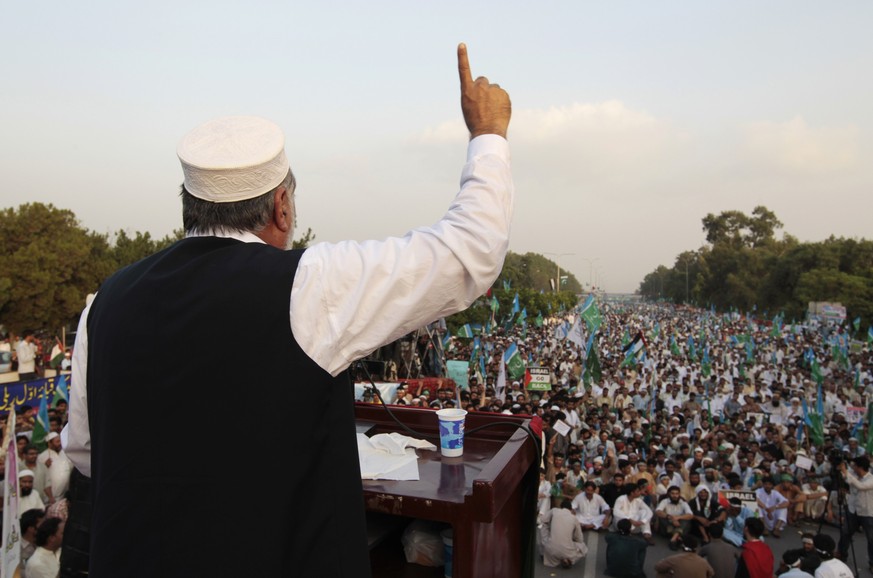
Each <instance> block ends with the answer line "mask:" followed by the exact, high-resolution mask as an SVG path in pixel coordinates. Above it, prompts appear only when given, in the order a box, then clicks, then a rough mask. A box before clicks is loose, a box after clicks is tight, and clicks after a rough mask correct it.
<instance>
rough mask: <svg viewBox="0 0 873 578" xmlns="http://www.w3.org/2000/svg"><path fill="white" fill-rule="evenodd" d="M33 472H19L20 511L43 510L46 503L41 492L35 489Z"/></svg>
mask: <svg viewBox="0 0 873 578" xmlns="http://www.w3.org/2000/svg"><path fill="white" fill-rule="evenodd" d="M33 478H34V475H33V472H32V471H30V470H21V471H20V472H18V511H19V512H26V511H28V510H42V509H43V508H45V504H43V502H42V498H40V497H39V492H35V491H34V489H33Z"/></svg>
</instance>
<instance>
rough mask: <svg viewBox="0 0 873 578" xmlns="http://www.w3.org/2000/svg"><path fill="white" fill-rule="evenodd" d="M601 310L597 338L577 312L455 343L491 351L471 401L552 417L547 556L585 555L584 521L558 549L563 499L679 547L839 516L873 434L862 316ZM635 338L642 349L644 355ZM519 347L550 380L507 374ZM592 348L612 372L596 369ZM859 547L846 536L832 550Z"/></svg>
mask: <svg viewBox="0 0 873 578" xmlns="http://www.w3.org/2000/svg"><path fill="white" fill-rule="evenodd" d="M600 307H601V311H602V320H601V321H600V325H599V327H598V326H595V327H593V328H591V329H592V330H593V331H594V337H593V339H591V340H589V339H588V337H589V335H584V336H583V339H581V340H579V339H577V340H571V339H569V338H567V337H566V334H567V326H569V325H572V324H573V323H574V321H575V317H576V316H577V314H576V313H569V314H566V315H564V316H562V317H556V318H553V319H550V320H545V322H543V323H542V325H541V326H539V327H534V326H527V325H526V326H519V325H513V326H512V327H500V328H498V329H496V330H495V331H492V332H490V333H488V334H484V335H482V336H480V337H479V338H478V340H477V341H478V343H476V344H475V345H474V344H473V343H472V340H471V339H459V338H452V349H451V350H450V351H449V353H448V356H449V357H450V358H454V359H460V360H465V359H471V357H470V356H471V353H472V355H473V356H474V357H475V356H476V354H477V353H476V351H472V350H479V351H481V352H482V353H481V355H484V356H485V359H484V363H482V362H477V361H476V360H475V358H474V359H472V360H471V361H472V362H471V363H470V366H471V368H473V370H472V372H473V375H472V377H471V378H470V388H469V391H467V390H465V391H463V392H462V393H461V395H460V403H461V405H462V407H463V408H464V409H467V410H468V411H486V412H502V413H512V414H529V415H533V416H534V418H533V420H532V422H533V423H534V424H536V423H537V422H539V421H540V420H541V422H542V430H543V439H544V442H545V443H544V457H543V467H542V470H541V476H540V479H541V483H540V487H539V504H538V511H537V516H538V523H539V525H540V529H541V531H542V534H543V538H542V540H541V541H544V542H545V544H544V561H545V562H546V564H547V565H552V566H555V565H559V564H561V565H565V566H566V565H572V563H574V562H575V561H576V559H578V558H579V557H581V556H584V551H583V550H584V548H582V547H578V548H577V549H576V550H573V543H574V537H573V535H572V534H569V535H564V536H562V537H560V538H559V539H560V540H561V542H560V544H559V546H561V547H558V548H557V552H558V554H555V552H553V551H550V548H549V545H548V540H549V538H550V537H553V536H554V535H555V528H554V526H555V523H554V521H555V520H556V519H561V520H563V519H564V518H565V517H566V516H565V515H564V514H563V513H561V512H560V511H559V510H562V509H564V510H566V511H568V512H570V513H572V514H573V515H574V516H575V521H576V522H577V523H578V524H579V529H580V530H581V531H582V532H598V531H603V532H612V533H615V534H616V535H619V536H620V535H621V533H620V532H618V530H619V528H620V527H621V526H619V525H618V524H619V523H621V521H622V520H629V522H630V527H629V529H628V532H627V534H629V535H631V536H634V535H636V536H639V537H640V538H638V540H639V541H640V542H643V543H645V542H650V543H654V540H655V537H656V536H659V535H660V536H663V539H664V540H665V541H666V542H667V543H668V544H669V545H670V547H671V549H674V550H676V551H679V552H682V551H686V550H688V549H689V547H688V544H689V543H693V544H694V545H695V546H694V548H692V549H696V548H697V545H700V546H702V547H703V550H702V552H704V553H705V552H706V549H707V548H708V545H710V544H715V543H718V544H721V543H723V542H724V543H727V544H728V545H729V546H730V547H731V548H734V549H736V551H737V552H743V551H744V550H741V549H740V548H742V547H744V546H745V545H747V544H748V543H749V540H750V537H749V536H750V535H749V529H748V527H747V524H746V522H747V521H748V520H749V519H755V520H760V522H761V527H760V528H758V527H757V524H758V522H757V521H756V522H753V523H752V525H753V526H754V528H753V529H752V531H753V534H754V533H757V535H758V537H760V536H771V537H772V538H773V539H778V538H780V537H781V535H782V533H783V532H785V531H786V528H787V527H789V526H797V525H799V524H800V523H802V522H810V521H815V522H816V523H817V522H819V521H822V520H824V521H825V522H827V523H830V524H833V525H838V524H839V517H840V510H839V507H838V505H837V504H838V503H843V502H842V501H839V500H838V499H837V496H836V490H837V486H838V484H836V483H835V480H837V479H838V478H839V476H840V472H838V471H836V468H834V467H833V464H835V463H839V462H840V461H843V462H846V461H851V460H853V459H855V458H860V459H859V460H858V461H859V462H861V461H863V460H864V459H865V458H864V456H866V453H867V451H868V448H869V447H870V446H871V445H873V443H871V442H873V432H870V428H869V427H868V425H867V417H866V415H865V412H866V407H867V402H868V397H869V396H870V394H871V393H873V354H871V347H870V345H869V339H865V340H864V341H858V340H857V339H854V338H855V337H856V335H855V334H856V333H857V332H858V328H857V327H855V328H854V330H855V331H852V329H853V328H852V327H851V324H850V323H849V324H843V325H839V324H825V323H818V322H803V323H787V322H785V321H784V320H783V319H781V318H779V317H778V316H777V317H776V319H772V320H771V319H767V318H766V317H765V316H763V315H762V316H761V318H755V316H754V314H752V315H740V314H738V313H728V314H716V313H714V312H713V311H707V310H701V309H697V308H691V307H682V306H678V307H677V306H672V305H660V304H658V305H646V304H625V305H609V304H602V305H601V306H600ZM637 336H639V338H638V340H642V341H643V343H644V347H643V348H642V349H640V350H638V351H637V353H636V354H631V350H632V349H633V348H630V347H629V344H630V342H632V341H633V340H634V337H637ZM865 337H866V335H865ZM865 341H866V342H865ZM589 343H590V344H591V345H589ZM512 344H515V345H516V346H517V348H518V351H519V352H520V353H521V355H522V357H523V359H524V361H525V365H526V366H527V367H545V368H548V369H549V376H550V382H551V389H550V390H548V391H529V390H526V389H525V387H524V381H525V380H524V379H523V378H519V379H516V380H511V379H510V380H509V383H508V384H507V386H506V388H505V389H503V388H501V387H500V386H501V385H502V384H501V383H500V382H501V376H500V365H501V363H502V362H503V359H504V352H505V351H506V349H507V348H508V347H510V346H511V345H512ZM592 350H593V351H594V355H597V356H598V360H597V361H598V364H599V366H600V367H599V372H591V371H586V368H587V366H588V365H589V364H588V363H586V353H587V352H589V351H592ZM589 355H590V354H589ZM483 365H484V367H485V371H484V375H482V371H481V369H480V368H481V367H482V366H483ZM592 373H594V375H593V377H592V375H591V374H592ZM598 373H599V375H597V374H598ZM402 393H404V392H402ZM424 393H425V395H420V396H418V397H413V396H412V395H411V394H407V395H406V396H405V398H404V396H402V395H401V400H400V403H409V404H412V405H421V406H430V407H446V406H447V405H448V406H452V405H455V404H456V403H457V402H456V401H455V400H454V399H453V398H454V396H453V395H452V394H451V392H446V391H438V392H436V393H437V394H438V395H436V396H429V397H428V396H427V395H426V394H427V393H429V392H424ZM422 398H424V399H422ZM868 469H869V464H868ZM840 491H841V492H845V490H840ZM742 492H744V493H745V499H744V500H741V499H739V498H738V497H736V496H738V495H743V494H741V493H742ZM727 496H733V497H732V498H730V499H728V498H727ZM829 497H830V499H829ZM847 498H848V499H851V496H848V495H847ZM750 502H751V503H750ZM550 526H551V528H550ZM571 526H572V525H571ZM559 527H560V528H565V527H567V526H566V525H563V524H560V523H559ZM571 529H572V527H571ZM558 532H559V533H560V532H564V534H566V531H565V530H563V529H560V530H558ZM716 537H717V538H718V539H717V540H716ZM577 538H578V536H577ZM824 538H828V537H827V536H824ZM824 538H822V539H824ZM755 539H757V538H755ZM806 539H808V540H809V543H810V544H812V539H813V536H812V535H809V536H807V537H806ZM575 541H576V542H578V540H575ZM769 544H775V543H774V542H773V541H772V539H771V540H770V541H769ZM581 546H584V542H583V543H582V544H581ZM847 547H848V546H847V544H846V543H844V542H843V541H840V545H839V549H838V550H839V551H838V552H837V553H836V556H835V557H836V558H841V557H842V558H845V556H846V551H845V550H846V548H847ZM562 548H563V549H562ZM553 550H554V548H553ZM833 550H834V548H831V549H830V551H831V552H833ZM789 558H791V556H789ZM837 561H838V560H837ZM794 562H797V560H794ZM807 566H808V564H807ZM744 571H746V570H744ZM771 571H772V569H771ZM731 575H733V574H731ZM747 575H749V574H747ZM750 575H755V574H754V573H753V574H750Z"/></svg>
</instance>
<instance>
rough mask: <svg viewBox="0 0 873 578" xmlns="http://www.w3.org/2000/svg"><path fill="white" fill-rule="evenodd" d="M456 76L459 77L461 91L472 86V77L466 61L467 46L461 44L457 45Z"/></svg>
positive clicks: (468, 62)
mask: <svg viewBox="0 0 873 578" xmlns="http://www.w3.org/2000/svg"><path fill="white" fill-rule="evenodd" d="M458 74H459V75H460V77H461V89H462V90H463V89H465V88H467V87H468V86H471V85H472V84H473V75H472V74H471V73H470V61H469V60H468V59H467V45H466V44H464V43H463V42H462V43H460V44H458Z"/></svg>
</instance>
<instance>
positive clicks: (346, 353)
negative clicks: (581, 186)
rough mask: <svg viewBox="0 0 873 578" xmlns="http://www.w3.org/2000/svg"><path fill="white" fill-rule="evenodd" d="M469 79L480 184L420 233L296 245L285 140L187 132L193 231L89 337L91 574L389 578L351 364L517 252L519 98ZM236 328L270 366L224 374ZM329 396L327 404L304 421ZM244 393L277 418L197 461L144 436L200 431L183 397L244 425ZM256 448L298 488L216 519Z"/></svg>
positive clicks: (81, 387) (81, 428)
mask: <svg viewBox="0 0 873 578" xmlns="http://www.w3.org/2000/svg"><path fill="white" fill-rule="evenodd" d="M458 70H459V74H460V81H461V82H460V84H461V108H462V111H463V115H464V120H465V122H466V124H467V128H468V129H469V131H470V138H471V140H470V142H469V145H468V156H467V164H466V165H465V167H464V169H463V173H462V179H461V182H462V184H461V190H460V192H459V193H458V195H457V196H456V197H455V199H454V202H453V203H452V205H451V206H450V208H449V210H448V212H447V213H446V215H445V216H444V217H443V218H442V220H440V221H439V222H438V223H436V224H435V225H434V226H432V227H429V228H424V227H422V228H417V229H415V230H413V231H410V232H409V233H407V234H406V235H405V236H404V237H402V238H390V239H387V240H384V241H378V242H377V241H372V242H363V243H358V242H351V241H349V242H344V243H339V244H329V243H319V244H316V245H313V246H312V247H310V248H308V249H306V250H303V251H286V250H285V249H286V248H287V247H290V246H291V244H292V241H293V232H294V223H295V220H296V211H295V206H294V194H295V186H296V182H295V179H294V175H293V173H292V172H291V169H290V165H289V163H288V161H287V158H286V156H285V151H284V135H283V134H282V131H281V130H280V129H279V128H278V127H277V126H276V125H274V124H273V123H271V122H269V121H266V120H263V119H260V118H255V117H227V118H221V119H216V120H213V121H210V122H207V123H206V124H204V125H201V126H200V127H198V128H197V129H195V130H194V131H192V132H191V133H189V134H188V135H187V136H186V137H185V138H184V139H183V140H182V142H181V144H180V145H179V148H178V151H177V153H178V156H179V159H180V160H181V163H182V168H183V172H184V175H185V179H184V185H183V187H182V213H183V215H182V216H183V223H184V227H185V232H186V238H185V239H183V240H181V241H179V242H177V243H175V244H174V245H172V246H171V247H169V248H168V249H166V250H164V251H162V252H160V253H157V254H155V255H152V256H150V257H148V258H146V259H144V260H143V261H140V262H138V263H135V264H133V265H131V266H129V267H126V268H124V269H122V270H121V271H119V272H117V273H116V274H115V275H113V276H112V277H111V278H109V279H108V280H107V281H106V282H105V283H104V284H103V286H102V287H101V288H100V291H99V292H98V293H97V296H96V297H95V299H94V300H93V302H92V303H91V304H90V305H89V306H88V307H87V308H86V310H85V311H84V313H83V314H82V317H81V321H80V324H79V330H78V333H77V336H76V345H75V348H74V352H75V353H74V363H73V378H72V391H71V395H70V397H71V400H70V424H69V444H68V446H67V450H68V451H67V454H68V455H69V457H70V459H71V460H72V461H73V462H74V464H75V465H76V466H77V467H78V468H79V469H80V470H81V471H82V472H83V473H85V474H87V475H90V476H91V478H92V484H93V488H92V490H93V492H92V495H93V496H94V504H93V513H92V518H91V519H92V526H91V562H90V573H89V576H91V577H92V578H101V577H105V576H113V577H114V576H125V577H137V576H209V575H211V576H218V575H223V576H228V575H235V576H244V575H245V576H290V575H295V576H298V575H299V576H316V575H317V576H333V577H339V576H356V577H357V576H367V575H369V573H370V572H369V555H368V551H367V539H366V529H365V520H364V500H363V488H362V484H361V476H360V471H359V464H358V455H357V447H356V442H355V427H354V408H353V404H352V402H353V389H352V387H351V384H350V382H349V377H348V373H347V371H346V370H347V368H348V367H349V365H350V364H351V363H352V362H353V361H355V360H356V359H359V358H361V357H363V356H365V355H367V354H369V353H370V352H371V351H373V350H374V349H376V348H377V347H379V346H381V345H383V344H385V343H389V342H391V341H393V340H395V339H397V338H398V337H400V336H402V335H404V334H406V333H408V332H409V331H411V330H413V329H415V328H417V327H421V326H423V325H425V324H427V323H430V322H432V321H434V320H435V319H438V318H440V317H443V316H446V315H450V314H452V313H454V312H457V311H461V310H463V309H465V308H467V307H468V306H469V305H470V304H471V303H472V302H473V301H474V300H475V299H477V298H478V297H479V296H480V295H482V294H484V293H485V291H486V290H487V289H488V288H489V287H490V286H491V285H492V283H493V282H494V280H495V279H496V278H497V276H498V274H499V273H500V271H501V267H502V265H503V259H504V256H505V254H506V251H507V247H508V242H509V226H510V221H511V218H512V208H513V184H512V176H511V172H510V162H509V148H508V145H507V142H506V131H507V128H508V124H509V119H510V113H511V105H510V101H509V97H508V95H507V94H506V92H504V91H503V90H502V89H501V88H500V87H499V86H497V85H494V84H489V82H488V80H487V79H485V78H484V77H479V78H478V79H476V80H475V81H474V80H473V77H472V75H471V72H470V65H469V62H468V59H467V49H466V47H465V46H464V45H460V46H459V47H458ZM266 86H267V85H266V84H265V87H266ZM218 335H235V336H243V338H244V339H246V340H247V342H246V351H247V352H250V353H256V354H257V356H256V357H254V358H253V359H251V360H250V361H251V362H249V363H243V364H226V363H216V358H215V343H216V341H215V339H216V336H218ZM131 343H136V345H137V346H136V347H133V348H131V347H130V345H131ZM167 352H173V355H171V356H170V357H169V358H168V357H167V355H166V353H167ZM158 358H162V359H165V362H164V363H160V364H156V363H154V360H155V359H158ZM130 367H136V368H137V371H136V372H133V373H131V372H130V370H129V368H130ZM313 390H315V391H317V392H318V396H319V401H318V403H317V404H314V405H313V406H311V407H308V408H306V409H305V410H301V411H293V412H291V413H290V414H289V409H288V408H289V407H293V406H295V405H296V403H297V401H298V400H299V398H300V395H301V393H303V392H309V391H313ZM240 392H243V393H244V394H245V395H253V396H256V397H257V398H259V399H261V400H263V401H265V403H262V404H260V407H261V411H260V415H259V419H258V421H256V422H255V421H250V422H247V423H246V435H245V436H242V435H239V436H226V437H225V438H224V439H223V440H222V443H220V444H205V445H202V446H200V448H199V449H198V452H197V455H196V459H192V456H191V455H190V454H188V453H187V452H179V451H174V448H176V447H177V446H178V439H177V432H176V431H175V429H174V428H167V427H159V426H156V427H133V428H131V427H130V424H148V423H154V421H155V420H157V419H159V420H160V421H161V423H170V424H175V423H187V422H190V418H191V414H190V406H189V404H183V403H172V401H171V400H173V399H175V398H179V397H180V396H181V397H183V398H185V399H191V400H196V402H197V404H198V409H199V411H200V412H201V413H202V414H203V415H210V416H233V415H240V412H241V409H240V407H241V406H240V405H239V399H240V397H239V394H240ZM267 400H268V401H269V403H266V401H267ZM289 420H290V421H289ZM289 423H290V424H291V425H292V426H293V429H294V431H295V432H296V433H295V434H291V435H298V436H299V437H300V443H299V444H298V446H297V448H298V449H296V451H292V452H291V453H288V454H287V455H283V456H282V459H279V460H277V459H276V455H275V450H274V448H273V447H272V446H269V445H259V444H255V446H252V444H250V443H249V441H248V440H250V439H253V438H254V439H261V440H264V439H278V438H279V437H280V436H284V437H287V436H288V435H289V433H288V431H289V430H288V427H289ZM304 438H305V440H304ZM243 456H245V461H246V462H247V463H273V464H276V468H278V469H277V470H275V471H274V472H273V473H274V474H275V475H276V477H277V478H278V479H281V480H282V481H283V483H284V484H285V486H286V487H287V488H289V491H287V492H281V493H280V495H279V496H278V497H277V499H276V500H274V501H273V503H272V504H271V510H270V513H269V515H264V513H263V512H262V511H261V510H260V509H258V508H240V507H236V508H216V504H226V503H228V500H232V499H233V498H234V496H240V495H241V494H240V479H239V476H238V475H237V474H236V473H235V472H233V471H229V470H228V469H227V467H224V466H227V465H228V464H233V463H234V462H233V459H232V458H234V457H238V458H239V460H242V459H243ZM229 460H230V461H229ZM240 471H242V470H240ZM314 480H319V482H318V483H313V481H314ZM303 493H305V494H306V500H304V501H301V495H302V494H303ZM194 498H196V499H194ZM252 529H257V531H252ZM340 543H341V546H342V548H341V549H342V555H341V556H337V551H338V550H337V548H338V546H339V545H340ZM130 544H136V552H139V553H147V555H136V552H134V551H132V550H131V548H130V547H129V546H130ZM219 553H220V554H219Z"/></svg>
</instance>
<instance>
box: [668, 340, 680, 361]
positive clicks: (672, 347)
mask: <svg viewBox="0 0 873 578" xmlns="http://www.w3.org/2000/svg"><path fill="white" fill-rule="evenodd" d="M670 353H672V354H673V355H675V356H677V357H678V356H679V355H682V352H681V351H680V350H679V344H678V343H676V336H672V337H670Z"/></svg>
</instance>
